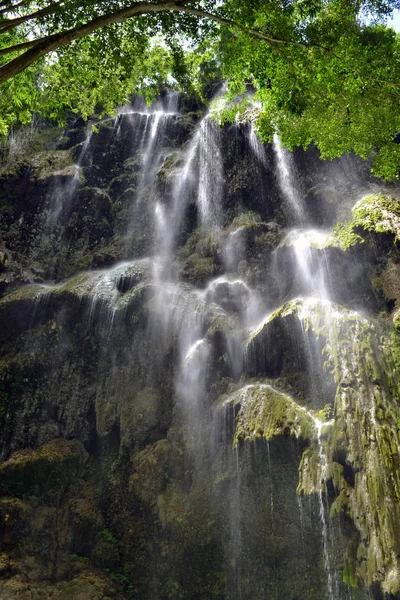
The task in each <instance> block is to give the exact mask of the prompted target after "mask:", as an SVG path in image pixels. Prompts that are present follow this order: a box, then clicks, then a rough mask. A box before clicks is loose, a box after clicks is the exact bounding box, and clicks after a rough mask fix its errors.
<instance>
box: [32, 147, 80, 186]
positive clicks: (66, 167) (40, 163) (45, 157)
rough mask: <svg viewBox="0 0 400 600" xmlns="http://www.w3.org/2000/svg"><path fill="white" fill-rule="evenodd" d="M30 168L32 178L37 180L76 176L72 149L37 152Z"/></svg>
mask: <svg viewBox="0 0 400 600" xmlns="http://www.w3.org/2000/svg"><path fill="white" fill-rule="evenodd" d="M32 167H33V173H34V177H35V178H36V179H39V180H42V179H46V178H47V177H54V176H63V177H75V175H76V168H75V165H74V160H73V151H72V149H69V150H50V151H45V152H39V153H37V154H35V156H34V157H33V159H32Z"/></svg>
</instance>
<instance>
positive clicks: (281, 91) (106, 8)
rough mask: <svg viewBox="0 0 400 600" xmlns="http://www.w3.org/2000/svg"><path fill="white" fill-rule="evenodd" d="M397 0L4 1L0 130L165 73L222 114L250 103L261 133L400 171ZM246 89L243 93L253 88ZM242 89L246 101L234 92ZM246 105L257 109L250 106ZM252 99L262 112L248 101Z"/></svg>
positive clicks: (113, 98) (60, 117) (146, 86)
mask: <svg viewBox="0 0 400 600" xmlns="http://www.w3.org/2000/svg"><path fill="white" fill-rule="evenodd" d="M399 5H400V2H399V0H395V1H392V0H246V1H244V0H217V1H212V0H175V1H167V0H149V1H132V0H84V1H83V2H81V1H79V2H78V0H1V1H0V92H1V96H0V133H1V134H2V135H3V136H5V135H7V132H8V131H9V129H10V127H18V126H20V125H22V124H26V123H29V122H30V121H31V119H32V116H33V115H34V114H35V115H41V116H42V117H44V118H46V119H52V120H56V121H58V122H61V123H62V122H64V121H65V119H66V118H67V115H71V113H76V114H80V115H82V116H83V117H84V118H87V117H88V116H89V115H91V114H93V113H98V114H102V113H104V114H106V113H107V114H112V113H113V111H115V109H116V107H117V106H118V105H121V104H123V103H125V102H127V101H128V99H129V98H130V96H131V95H132V93H139V94H142V95H144V96H145V97H146V98H147V99H148V101H151V99H152V98H153V97H154V96H155V95H156V94H157V93H159V91H160V87H161V86H162V85H165V84H166V83H167V84H168V85H169V86H170V87H172V88H173V89H176V90H184V91H187V92H189V93H190V94H192V95H195V96H197V97H198V98H199V99H201V100H202V101H203V102H204V101H208V100H209V99H210V97H211V96H212V93H213V89H215V88H216V86H217V85H218V84H219V83H220V82H221V81H227V82H228V85H227V90H226V93H225V102H224V108H223V110H222V111H221V113H220V119H221V120H222V121H224V120H230V119H232V118H235V116H236V113H237V112H238V110H241V111H242V112H245V111H248V112H252V115H253V117H254V115H255V117H256V122H255V126H256V129H257V131H258V133H259V135H260V136H261V138H262V139H263V140H265V141H268V140H271V138H272V136H273V134H274V132H279V134H280V136H281V140H282V143H283V144H284V145H286V146H288V147H289V148H291V149H292V148H294V147H296V146H303V147H307V146H308V145H310V144H311V143H313V144H315V145H316V146H317V147H318V148H319V150H320V152H321V155H322V157H324V158H333V157H336V156H340V155H341V154H342V153H346V152H351V151H354V152H355V153H356V154H358V155H360V156H361V157H363V158H368V157H370V156H371V155H372V156H373V171H374V172H375V174H377V175H378V176H380V177H383V178H385V179H393V178H396V177H397V176H398V174H399V171H400V144H398V143H396V136H397V134H398V133H399V132H400V41H399V35H398V34H397V33H396V32H395V31H394V30H393V29H390V28H388V27H387V26H386V25H385V22H386V19H387V17H388V16H389V15H390V14H391V13H392V12H393V10H394V9H396V8H398V7H399ZM249 89H251V90H252V96H251V98H250V97H249V95H248V94H246V92H248V90H249ZM238 97H241V98H242V101H241V102H240V103H239V104H238V102H237V101H234V100H233V99H234V98H238ZM249 107H250V108H251V109H252V111H249ZM254 107H256V110H255V111H254Z"/></svg>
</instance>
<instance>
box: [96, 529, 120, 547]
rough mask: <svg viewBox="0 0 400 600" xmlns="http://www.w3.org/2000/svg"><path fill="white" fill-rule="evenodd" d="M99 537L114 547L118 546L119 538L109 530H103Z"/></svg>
mask: <svg viewBox="0 0 400 600" xmlns="http://www.w3.org/2000/svg"><path fill="white" fill-rule="evenodd" d="M98 535H99V536H100V537H102V538H104V539H105V540H106V542H108V543H109V544H112V545H113V546H118V540H117V538H116V537H115V536H114V535H113V534H112V533H111V531H110V530H109V529H102V530H101V531H99V533H98Z"/></svg>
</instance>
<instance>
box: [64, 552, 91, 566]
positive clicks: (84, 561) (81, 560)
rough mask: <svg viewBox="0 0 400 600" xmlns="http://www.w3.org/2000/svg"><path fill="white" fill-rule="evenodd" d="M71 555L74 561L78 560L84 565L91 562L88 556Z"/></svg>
mask: <svg viewBox="0 0 400 600" xmlns="http://www.w3.org/2000/svg"><path fill="white" fill-rule="evenodd" d="M69 557H70V559H71V560H72V561H73V562H77V563H80V564H82V565H86V564H87V563H88V562H89V559H88V558H87V556H81V555H80V554H70V556H69Z"/></svg>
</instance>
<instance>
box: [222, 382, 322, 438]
mask: <svg viewBox="0 0 400 600" xmlns="http://www.w3.org/2000/svg"><path fill="white" fill-rule="evenodd" d="M223 407H224V410H229V409H230V408H231V409H235V412H236V413H237V414H236V429H235V435H234V444H238V443H239V442H240V441H241V440H247V441H253V440H255V439H257V438H260V437H263V438H265V439H266V440H271V439H272V438H274V437H277V436H284V435H294V436H295V437H297V438H303V440H308V441H311V440H314V439H316V435H317V430H316V426H315V421H314V418H313V416H312V415H311V414H310V413H309V412H308V411H307V410H306V409H305V408H304V407H302V406H300V405H299V404H297V403H296V402H295V401H294V400H293V398H291V397H290V396H288V395H287V394H284V393H282V392H280V391H278V390H276V389H274V388H273V387H271V386H270V385H267V384H254V385H253V384H251V385H248V386H246V387H244V388H242V389H240V390H238V391H237V392H234V393H233V394H232V395H231V396H228V397H227V398H226V399H225V400H224V402H223Z"/></svg>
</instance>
